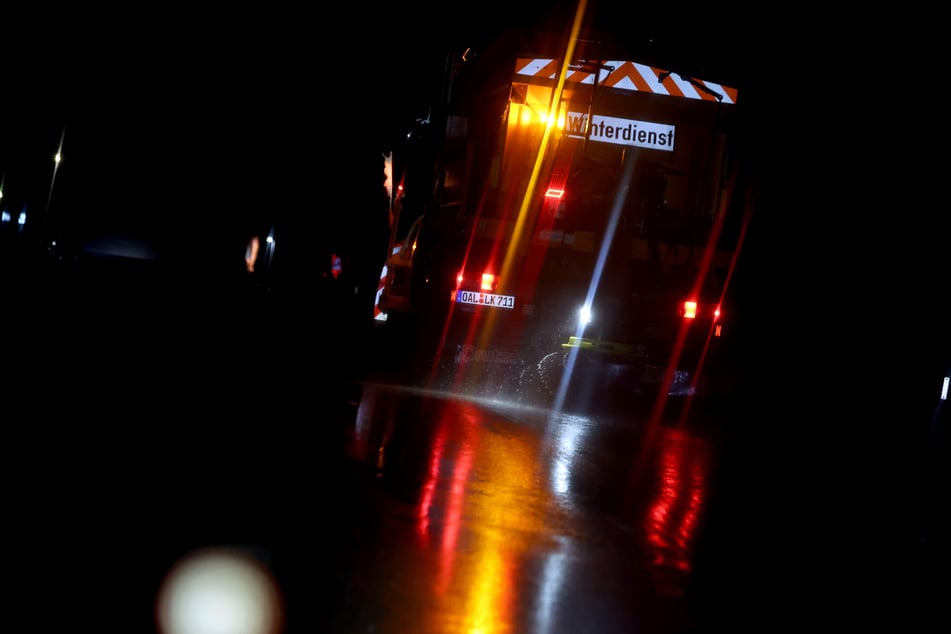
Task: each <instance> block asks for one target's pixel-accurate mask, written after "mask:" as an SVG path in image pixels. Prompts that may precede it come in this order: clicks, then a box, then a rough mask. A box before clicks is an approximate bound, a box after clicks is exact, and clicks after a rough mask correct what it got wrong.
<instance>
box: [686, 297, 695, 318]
mask: <svg viewBox="0 0 951 634" xmlns="http://www.w3.org/2000/svg"><path fill="white" fill-rule="evenodd" d="M696 316H697V302H691V301H686V302H684V318H685V319H694V318H695V317H696Z"/></svg>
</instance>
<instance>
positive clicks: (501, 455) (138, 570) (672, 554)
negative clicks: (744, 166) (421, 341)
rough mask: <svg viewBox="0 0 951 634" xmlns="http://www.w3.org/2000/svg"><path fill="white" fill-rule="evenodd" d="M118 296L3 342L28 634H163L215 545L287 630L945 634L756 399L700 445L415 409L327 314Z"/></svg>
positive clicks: (592, 425) (535, 414) (590, 419)
mask: <svg viewBox="0 0 951 634" xmlns="http://www.w3.org/2000/svg"><path fill="white" fill-rule="evenodd" d="M101 290H103V293H99V292H98V291H97V289H89V288H86V289H83V290H82V292H80V293H77V294H74V293H69V294H65V295H62V294H61V295H56V296H55V297H45V298H42V297H36V296H32V295H31V296H29V297H26V296H20V297H19V298H18V299H20V300H25V299H32V300H33V303H30V302H26V301H20V302H18V303H17V305H18V306H21V307H23V308H24V310H23V312H22V313H21V314H22V315H23V316H24V323H26V324H29V325H28V326H25V327H24V329H23V330H21V331H20V334H21V338H20V339H17V340H14V339H12V338H11V340H10V343H9V344H8V350H12V351H13V354H11V355H10V356H9V357H8V359H11V360H12V362H13V364H12V367H15V368H16V370H15V371H13V370H11V371H10V373H9V374H8V376H7V381H6V384H7V386H8V390H7V393H8V394H10V395H11V396H10V398H11V399H19V405H18V408H17V409H13V410H9V411H13V412H15V413H14V414H10V413H8V414H7V415H6V416H5V419H6V420H7V421H14V423H13V424H12V425H9V426H8V427H7V443H6V448H7V451H6V453H7V460H6V461H5V475H6V482H7V483H8V490H9V495H8V498H7V501H8V508H9V509H11V510H12V512H11V514H10V516H9V517H10V520H9V525H8V526H9V531H8V539H9V542H8V543H9V544H10V546H11V561H10V562H9V563H11V564H12V565H11V566H10V567H9V570H10V573H9V574H10V580H12V581H13V582H14V586H15V589H14V594H13V597H14V605H15V607H16V608H17V609H18V610H19V611H21V612H22V614H23V615H25V616H26V617H27V618H28V620H29V621H30V622H32V625H33V629H39V630H43V629H50V628H52V629H60V631H62V628H64V627H67V624H73V625H75V624H82V625H84V626H88V627H93V628H94V629H99V630H110V631H113V630H114V631H126V632H128V631H142V632H147V631H155V632H160V631H161V632H163V634H171V630H170V629H169V628H168V627H164V628H163V627H161V623H162V621H161V620H159V621H157V620H156V614H157V605H158V604H159V602H160V597H162V596H164V595H163V592H166V590H165V589H166V588H167V583H168V580H169V578H170V574H171V571H172V570H173V566H174V565H175V564H176V563H181V562H182V561H185V560H186V558H187V557H189V556H190V555H194V554H196V553H202V552H208V551H209V549H212V550H213V551H216V552H222V551H223V552H227V553H238V554H241V555H242V556H243V557H245V558H249V559H250V560H252V561H253V562H254V563H255V565H256V566H257V568H258V570H261V571H264V572H263V574H264V576H265V577H267V578H268V579H270V583H271V587H272V589H273V593H272V594H273V597H272V607H273V610H274V613H275V614H278V615H280V619H279V627H277V626H276V627H275V631H278V630H279V631H283V632H288V633H290V632H324V631H326V632H380V633H389V632H413V633H417V632H419V633H425V632H433V633H436V632H445V633H455V632H486V633H488V632H519V633H521V632H532V633H534V632H538V633H541V632H553V633H560V632H567V633H574V632H593V633H594V632H596V633H599V634H600V633H611V632H651V633H652V632H657V633H667V632H682V633H685V634H686V633H689V632H708V631H717V632H720V631H760V632H762V631H785V630H787V628H792V627H794V626H795V628H796V629H798V628H799V627H800V626H804V625H806V624H809V623H811V624H812V625H813V626H814V627H817V628H820V629H822V628H824V627H825V626H824V625H823V624H824V623H828V624H830V626H832V625H834V626H835V628H840V627H842V628H845V629H848V628H849V627H855V626H857V624H859V623H865V622H867V621H868V620H869V619H870V618H873V619H879V620H880V621H881V622H882V623H886V622H888V623H891V622H893V621H894V622H897V623H902V624H903V627H902V628H901V631H940V630H941V629H942V628H939V627H936V626H938V625H940V624H941V623H946V621H945V620H942V617H943V616H946V614H945V611H944V610H943V609H942V608H941V607H940V606H941V604H942V603H941V602H942V601H943V599H941V598H940V597H942V596H944V595H943V594H941V593H940V592H939V590H938V589H939V588H940V585H939V581H935V579H937V578H938V577H937V576H936V575H935V574H933V573H936V572H941V571H942V570H943V569H942V568H940V567H939V566H938V565H937V564H935V563H933V562H932V561H931V560H930V559H929V561H928V562H926V564H927V565H919V564H920V562H919V561H918V560H917V559H916V558H917V557H920V556H921V555H920V553H919V552H918V551H916V550H915V548H914V545H911V546H910V547H908V548H907V550H902V549H901V548H899V549H898V550H901V551H902V552H900V553H899V554H897V555H896V552H897V551H896V548H895V547H894V546H893V545H892V544H889V543H883V542H879V543H878V544H877V546H876V545H873V546H871V547H861V548H860V547H859V546H858V545H857V544H858V543H860V539H861V537H862V535H861V531H856V525H855V524H854V523H844V524H843V523H841V518H842V517H843V512H842V511H841V510H840V509H839V510H837V509H836V508H835V507H836V505H838V504H839V503H841V504H843V505H846V506H847V505H848V504H849V503H850V502H849V500H850V496H849V495H848V494H847V493H842V494H841V495H839V494H838V493H836V494H834V495H829V493H828V491H827V490H826V489H828V488H834V487H835V486H836V485H837V483H838V481H836V480H833V479H832V478H831V474H830V477H829V479H828V480H827V481H826V483H825V484H826V485H827V486H826V487H825V488H824V489H823V492H822V493H821V494H820V493H817V489H816V488H814V487H815V485H814V483H813V481H812V479H811V478H810V479H808V481H807V478H805V477H802V476H799V475H797V474H792V475H793V476H795V477H790V475H791V474H790V473H788V472H787V471H786V468H787V467H788V466H789V465H790V464H793V462H791V461H789V460H788V459H787V458H785V457H784V456H785V450H786V449H790V448H792V449H798V448H799V447H798V446H797V445H796V444H795V441H794V440H793V441H790V444H791V447H790V446H783V445H782V444H781V439H782V435H781V434H778V433H777V432H776V429H775V428H771V427H764V426H763V425H762V424H761V423H762V422H763V420H762V418H761V417H763V416H764V415H765V413H764V410H763V409H762V408H760V407H758V406H757V407H755V408H754V407H752V406H750V404H749V403H748V402H747V401H741V402H740V401H738V402H735V403H731V404H727V405H725V406H724V407H721V408H718V409H717V410H714V411H710V410H703V409H698V410H696V411H694V412H693V413H692V414H691V415H690V416H689V417H688V418H687V419H686V420H683V421H681V420H678V419H677V418H676V417H672V416H668V415H664V416H661V417H659V418H657V419H652V418H651V417H650V415H649V412H650V408H646V409H645V408H635V409H632V410H631V411H627V412H624V411H622V412H615V413H613V414H611V415H605V414H604V413H601V414H599V415H597V416H588V415H584V413H583V412H581V413H579V412H563V413H552V412H550V411H538V410H532V409H530V408H526V407H519V406H514V405H512V404H511V403H509V402H507V401H504V400H482V399H475V398H461V396H464V395H460V394H453V395H451V396H450V395H447V394H444V393H434V392H428V391H421V390H418V389H411V388H410V387H408V386H407V383H408V381H407V380H406V379H407V378H408V377H407V375H406V374H405V373H404V368H403V367H402V366H401V364H400V363H393V362H392V361H393V358H394V357H393V356H392V354H391V353H395V352H398V348H396V349H393V348H386V347H385V342H380V341H379V340H378V339H377V337H378V331H376V330H374V329H372V327H369V328H368V329H362V326H355V325H354V322H352V321H348V320H347V319H346V318H344V319H338V317H339V315H337V314H336V313H335V312H334V311H333V310H332V309H331V310H325V309H327V308H328V307H327V306H322V305H318V306H317V307H316V308H315V307H314V305H313V304H312V303H309V302H300V303H297V302H288V303H285V304H280V305H275V304H273V303H264V304H262V303H260V302H257V303H255V302H247V301H246V299H247V298H243V297H242V298H233V297H229V299H228V300H227V301H219V300H221V299H222V298H221V297H217V296H211V297H209V296H207V295H204V294H201V293H196V294H194V295H190V296H187V297H184V298H183V297H176V301H174V302H169V301H167V300H168V299H169V298H168V296H166V295H162V296H158V297H150V296H143V295H133V296H132V298H131V299H130V298H129V296H124V299H123V300H122V301H116V300H115V299H112V300H109V301H104V300H107V298H108V297H114V296H113V295H111V294H110V293H109V291H108V290H106V289H101ZM90 293H91V294H90ZM91 300H96V301H91ZM187 300H190V301H187ZM64 303H65V305H64ZM54 309H56V310H54ZM37 340H40V341H42V345H35V343H36V341H37ZM28 342H29V345H28ZM384 351H385V352H386V354H383V353H384ZM754 414H755V415H754ZM770 416H771V417H772V418H771V420H773V421H776V420H781V417H780V418H776V416H777V415H776V414H775V413H774V414H772V415H769V416H766V417H767V418H769V417H770ZM798 458H799V459H798V460H796V461H795V462H796V463H797V464H799V468H800V469H802V466H803V465H802V463H803V462H809V461H810V460H812V459H813V458H812V456H811V455H809V454H800V455H799V456H798ZM812 464H813V465H816V463H815V462H813V463H812ZM817 466H818V465H817ZM941 491H943V489H940V488H937V489H936V492H937V493H940V492H941ZM937 493H936V494H937ZM830 500H831V501H832V503H833V504H832V505H831V506H830V505H829V502H830ZM830 509H832V510H830ZM909 523H910V524H911V525H914V524H915V522H914V521H913V520H912V521H910V522H909ZM895 525H896V526H897V524H895ZM902 528H903V529H904V525H902ZM870 533H871V534H872V535H874V536H875V537H878V536H879V535H880V534H881V531H880V530H876V529H874V528H873V529H871V530H870ZM873 554H874V555H873ZM857 555H858V556H857ZM856 556H857V557H856ZM928 556H929V557H930V556H931V553H930V552H929V553H928ZM900 557H906V558H907V559H909V560H914V561H912V563H909V564H908V565H905V564H904V563H901V565H896V564H895V561H896V558H900ZM853 558H855V559H853ZM904 561H905V560H904V559H903V560H902V562H904ZM885 570H887V571H888V574H887V575H884V574H882V575H881V577H880V576H879V575H880V574H881V573H882V572H883V571H885ZM866 571H871V572H870V573H869V574H870V575H871V576H870V577H869V578H867V579H861V575H862V574H863V573H865V572H866ZM926 573H928V574H926ZM942 574H943V573H942ZM871 579H874V580H875V581H874V582H872V581H870V580H871ZM870 590H871V591H870ZM882 598H887V600H886V601H884V602H883V601H882V600H881V599H882ZM242 605H245V606H247V605H248V602H247V601H245V602H244V603H243V604H242ZM219 607H220V606H219ZM873 608H874V609H873ZM160 612H161V611H160ZM161 613H164V612H161ZM219 616H220V615H219ZM248 618H250V617H248ZM246 622H247V619H246ZM179 631H183V630H179ZM211 631H217V630H211ZM242 631H243V630H240V628H235V629H234V630H233V634H241V632H242Z"/></svg>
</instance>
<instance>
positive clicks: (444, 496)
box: [341, 384, 714, 632]
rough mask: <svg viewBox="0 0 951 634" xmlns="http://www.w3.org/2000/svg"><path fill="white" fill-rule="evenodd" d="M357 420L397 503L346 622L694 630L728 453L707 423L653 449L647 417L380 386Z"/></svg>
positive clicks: (367, 452) (661, 434) (353, 444)
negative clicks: (706, 529) (704, 545)
mask: <svg viewBox="0 0 951 634" xmlns="http://www.w3.org/2000/svg"><path fill="white" fill-rule="evenodd" d="M352 418H353V420H352V433H351V434H350V435H349V439H348V441H349V446H348V448H347V453H348V455H349V456H350V458H351V459H353V460H355V461H357V462H359V463H361V464H363V465H366V466H368V467H372V469H373V470H374V473H375V477H376V478H377V479H378V480H379V484H380V487H381V491H382V500H381V502H382V504H383V505H384V508H385V510H384V511H383V512H381V515H380V521H381V523H382V527H381V529H380V535H381V539H380V540H379V543H376V544H374V545H373V547H372V549H371V550H372V552H371V553H368V554H367V556H368V557H370V558H371V560H372V566H371V565H369V563H367V565H361V566H358V568H359V569H365V568H367V567H371V568H372V569H373V570H374V573H373V574H372V576H371V578H370V579H369V580H368V582H367V583H366V584H365V585H363V586H362V587H361V588H360V590H361V591H360V593H359V594H357V595H352V596H351V597H350V602H351V605H350V610H348V611H347V613H346V618H347V619H349V620H348V622H346V623H343V624H341V625H342V626H343V627H344V629H345V630H346V631H354V632H356V631H361V632H362V631H376V632H579V631H590V632H630V631H650V632H665V631H669V632H684V631H689V630H690V625H691V623H690V618H691V613H690V606H689V605H688V604H687V599H686V597H687V594H686V590H687V587H688V581H689V575H690V573H691V564H692V556H693V547H694V540H695V537H696V533H697V531H698V530H700V529H701V527H702V525H703V520H704V510H705V509H704V505H705V502H706V496H707V492H708V488H709V487H710V486H711V484H710V474H711V469H712V462H713V460H714V453H713V450H712V448H711V446H710V444H709V443H708V440H707V439H706V438H704V437H703V436H702V435H701V434H699V433H697V432H696V430H690V429H688V428H686V427H676V428H675V427H672V426H670V425H668V424H666V423H665V424H663V425H661V426H660V428H658V429H657V430H654V432H653V433H652V435H651V438H652V439H653V440H652V442H653V446H652V447H650V448H645V447H643V443H644V442H645V441H646V440H647V438H646V434H647V432H648V430H647V429H646V426H645V425H644V423H643V422H642V421H638V420H622V419H612V420H608V419H602V420H597V419H593V418H587V417H584V416H580V415H574V414H561V415H549V414H548V413H546V412H541V411H533V410H528V409H520V408H513V407H507V406H505V405H502V404H499V403H485V402H479V401H476V400H464V399H456V398H444V397H441V396H439V395H436V394H427V393H423V392H420V391H412V390H408V389H406V388H398V387H388V386H384V385H374V384H366V385H364V386H363V387H362V392H361V395H360V398H359V404H358V405H357V406H356V411H355V412H354V415H353V417H352ZM645 449H647V450H646V451H645ZM642 459H643V460H644V461H645V462H644V463H643V464H638V460H642ZM644 628H646V629H644Z"/></svg>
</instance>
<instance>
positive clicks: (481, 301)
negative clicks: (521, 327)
mask: <svg viewBox="0 0 951 634" xmlns="http://www.w3.org/2000/svg"><path fill="white" fill-rule="evenodd" d="M456 301H457V302H459V303H460V304H472V305H475V306H488V307H490V308H508V309H512V308H515V296H514V295H495V294H494V293H477V292H475V291H456Z"/></svg>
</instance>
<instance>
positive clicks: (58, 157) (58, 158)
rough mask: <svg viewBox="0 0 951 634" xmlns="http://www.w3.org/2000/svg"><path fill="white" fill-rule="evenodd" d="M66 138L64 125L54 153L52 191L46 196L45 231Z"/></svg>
mask: <svg viewBox="0 0 951 634" xmlns="http://www.w3.org/2000/svg"><path fill="white" fill-rule="evenodd" d="M65 138H66V128H65V127H63V133H62V134H61V135H60V137H59V147H58V148H56V154H55V155H53V178H52V179H51V180H50V193H49V195H48V196H47V197H46V210H45V211H44V212H43V232H44V233H46V224H47V222H48V220H49V214H50V201H52V200H53V185H54V184H55V183H56V172H57V171H59V164H60V163H61V162H62V161H63V140H64V139H65Z"/></svg>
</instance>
